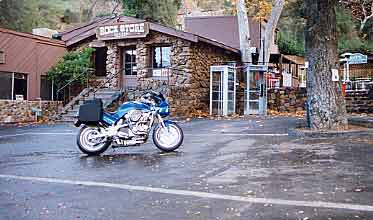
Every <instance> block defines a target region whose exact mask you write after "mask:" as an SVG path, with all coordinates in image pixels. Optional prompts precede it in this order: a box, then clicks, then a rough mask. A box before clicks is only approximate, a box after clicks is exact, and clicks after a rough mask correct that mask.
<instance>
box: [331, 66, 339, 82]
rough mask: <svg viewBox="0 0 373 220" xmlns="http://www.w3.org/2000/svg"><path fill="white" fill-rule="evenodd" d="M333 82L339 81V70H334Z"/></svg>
mask: <svg viewBox="0 0 373 220" xmlns="http://www.w3.org/2000/svg"><path fill="white" fill-rule="evenodd" d="M332 81H333V82H338V81H339V71H338V69H332Z"/></svg>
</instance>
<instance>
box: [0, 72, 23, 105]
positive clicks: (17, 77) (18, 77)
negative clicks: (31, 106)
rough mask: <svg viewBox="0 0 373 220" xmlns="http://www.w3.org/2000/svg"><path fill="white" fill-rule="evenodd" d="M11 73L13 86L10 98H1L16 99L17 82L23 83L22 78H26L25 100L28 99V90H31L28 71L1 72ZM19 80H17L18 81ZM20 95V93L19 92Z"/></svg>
mask: <svg viewBox="0 0 373 220" xmlns="http://www.w3.org/2000/svg"><path fill="white" fill-rule="evenodd" d="M4 73H5V74H10V75H11V86H10V90H11V91H10V96H11V98H10V99H1V98H0V100H16V89H15V86H16V83H17V84H19V83H21V82H20V80H25V82H23V83H24V84H25V85H26V88H25V89H24V90H25V91H24V94H22V95H23V100H28V92H29V89H30V88H29V84H28V83H29V75H28V74H27V73H16V72H2V73H0V74H4ZM16 80H17V82H16ZM18 95H19V94H18Z"/></svg>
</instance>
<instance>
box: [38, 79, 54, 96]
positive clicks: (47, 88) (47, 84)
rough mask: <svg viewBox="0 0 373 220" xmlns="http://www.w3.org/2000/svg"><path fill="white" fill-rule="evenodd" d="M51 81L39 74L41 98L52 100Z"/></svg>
mask: <svg viewBox="0 0 373 220" xmlns="http://www.w3.org/2000/svg"><path fill="white" fill-rule="evenodd" d="M52 89H53V86H52V81H51V80H49V79H48V77H47V76H41V80H40V98H41V99H42V100H52V94H53V93H52Z"/></svg>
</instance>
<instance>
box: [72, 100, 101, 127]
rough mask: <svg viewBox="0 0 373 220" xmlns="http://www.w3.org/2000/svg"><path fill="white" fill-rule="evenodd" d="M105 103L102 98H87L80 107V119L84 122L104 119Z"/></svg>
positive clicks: (90, 122)
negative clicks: (103, 103)
mask: <svg viewBox="0 0 373 220" xmlns="http://www.w3.org/2000/svg"><path fill="white" fill-rule="evenodd" d="M102 112H103V105H102V100H101V99H93V100H87V101H85V102H84V104H83V105H81V106H80V107H79V115H78V119H79V121H81V122H82V123H83V124H96V123H98V122H99V121H101V119H102Z"/></svg>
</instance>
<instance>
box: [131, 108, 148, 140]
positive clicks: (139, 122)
mask: <svg viewBox="0 0 373 220" xmlns="http://www.w3.org/2000/svg"><path fill="white" fill-rule="evenodd" d="M126 118H127V119H128V121H129V123H130V124H131V125H132V126H131V129H132V131H133V132H134V133H135V134H136V133H138V132H146V133H147V132H148V129H149V121H150V113H146V112H143V111H141V110H131V111H130V112H128V114H127V115H126Z"/></svg>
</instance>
